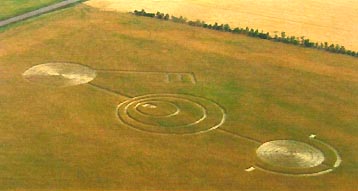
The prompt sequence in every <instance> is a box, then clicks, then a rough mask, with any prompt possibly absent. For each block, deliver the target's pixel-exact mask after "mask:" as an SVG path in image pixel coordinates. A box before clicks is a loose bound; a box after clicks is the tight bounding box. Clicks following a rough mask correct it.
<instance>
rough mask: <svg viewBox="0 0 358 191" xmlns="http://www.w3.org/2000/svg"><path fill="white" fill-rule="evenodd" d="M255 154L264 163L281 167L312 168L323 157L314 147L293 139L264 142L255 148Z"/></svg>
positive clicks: (320, 162)
mask: <svg viewBox="0 0 358 191" xmlns="http://www.w3.org/2000/svg"><path fill="white" fill-rule="evenodd" d="M256 154H257V156H258V158H259V159H260V160H262V161H263V162H264V163H266V164H268V165H272V166H278V167H283V168H300V169H305V168H312V167H316V166H318V165H320V164H322V163H323V161H324V159H325V157H324V155H323V153H322V152H321V151H320V150H318V149H316V148H315V147H313V146H311V145H309V144H306V143H303V142H298V141H293V140H276V141H270V142H266V143H264V144H262V145H261V146H260V147H259V148H258V149H257V150H256Z"/></svg>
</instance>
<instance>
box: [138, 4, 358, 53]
mask: <svg viewBox="0 0 358 191" xmlns="http://www.w3.org/2000/svg"><path fill="white" fill-rule="evenodd" d="M133 13H134V14H135V15H137V16H145V17H151V18H157V19H160V20H167V21H172V22H176V23H182V24H188V25H190V26H195V27H202V28H206V29H211V30H216V31H222V32H230V33H233V34H244V35H247V36H250V37H254V38H260V39H266V40H271V41H275V42H282V43H286V44H293V45H296V46H302V47H307V48H315V49H319V50H325V51H328V52H332V53H338V54H346V55H349V56H354V57H358V52H356V51H352V50H347V49H346V48H345V47H344V46H341V45H339V44H331V43H328V42H312V41H311V40H310V39H308V38H306V37H305V36H300V37H296V36H288V35H286V33H285V32H281V33H280V34H277V32H276V33H275V34H274V35H273V36H272V35H271V34H270V33H269V32H264V31H263V30H258V29H253V28H249V27H246V28H240V27H236V28H231V27H230V25H229V24H218V23H214V24H209V23H206V22H205V21H201V20H196V21H190V20H188V19H187V18H185V17H182V16H180V17H175V16H170V15H169V14H165V13H161V12H159V11H158V12H157V13H147V12H146V11H145V10H144V9H142V10H141V11H138V10H135V11H134V12H133Z"/></svg>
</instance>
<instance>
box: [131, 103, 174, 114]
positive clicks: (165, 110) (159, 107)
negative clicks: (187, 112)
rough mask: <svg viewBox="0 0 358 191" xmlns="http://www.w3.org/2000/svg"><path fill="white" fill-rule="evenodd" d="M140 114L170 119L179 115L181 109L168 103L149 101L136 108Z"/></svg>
mask: <svg viewBox="0 0 358 191" xmlns="http://www.w3.org/2000/svg"><path fill="white" fill-rule="evenodd" d="M136 109H137V111H138V112H140V113H142V114H143V115H148V116H157V117H170V116H173V115H176V114H178V113H179V108H178V107H177V106H176V105H175V104H173V103H171V102H168V101H147V102H143V103H139V104H138V105H137V106H136Z"/></svg>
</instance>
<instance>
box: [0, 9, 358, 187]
mask: <svg viewBox="0 0 358 191" xmlns="http://www.w3.org/2000/svg"><path fill="white" fill-rule="evenodd" d="M0 44H1V46H0V108H1V109H0V135H1V136H0V190H265V191H302V190H315V191H338V190H345V191H353V190H356V180H357V179H358V174H357V169H358V162H357V161H358V150H357V144H358V131H357V127H358V111H357V108H358V65H357V58H353V57H349V56H345V55H337V54H331V53H327V52H323V51H319V50H312V49H306V48H302V47H296V46H291V45H287V44H282V43H275V42H271V41H265V40H259V39H255V38H249V37H246V36H244V35H233V34H230V33H223V32H217V31H210V30H205V29H201V28H196V27H190V26H187V25H182V24H176V23H173V22H166V21H162V20H158V19H151V18H145V17H136V16H133V15H130V14H125V13H117V12H103V11H99V10H98V9H94V8H92V7H89V6H86V5H78V6H75V7H71V8H67V9H62V10H58V11H55V12H52V13H49V14H45V15H41V16H39V17H35V18H31V19H29V20H26V21H24V22H22V23H21V24H15V25H13V26H12V27H9V28H5V29H3V30H2V31H1V32H0ZM54 62H55V64H54ZM49 63H50V64H49ZM51 63H52V64H51ZM59 63H72V65H71V64H70V65H66V64H59ZM38 65H40V66H38ZM91 80H92V81H91ZM87 82H89V83H87ZM75 85H77V86H75ZM158 94H159V95H158ZM173 117H178V118H179V120H172V118H173ZM167 118H168V120H166V119H167ZM174 119H175V118H174ZM193 127H195V128H193ZM230 132H232V133H230ZM180 133H196V134H191V135H186V136H183V135H175V134H180ZM199 133H200V134H199ZM311 134H314V135H317V137H316V138H317V139H314V136H311V139H309V136H310V135H311ZM282 140H283V141H282ZM287 140H288V141H287ZM292 140H295V141H299V142H294V141H292ZM316 140H322V141H323V142H324V143H327V144H329V145H331V146H332V147H333V148H334V149H336V150H337V152H338V154H339V155H340V156H341V157H342V160H343V162H342V163H341V164H340V163H339V164H338V166H337V167H334V165H335V164H336V162H337V161H338V162H340V161H339V160H337V159H338V157H337V156H336V153H334V152H333V151H332V149H330V148H329V147H327V146H326V145H324V144H322V143H319V142H318V141H316ZM269 141H276V142H269ZM266 142H269V143H266ZM303 142H304V143H306V144H304V143H303ZM265 143H266V144H265ZM275 144H282V145H289V146H292V145H293V147H294V148H297V150H285V149H279V148H280V147H279V148H278V149H275ZM307 145H310V147H308V146H307ZM258 148H260V149H258ZM302 150H303V151H306V150H308V151H310V152H309V153H308V155H307V153H306V154H305V153H304V154H302V153H300V152H301V151H302ZM258 151H260V152H259V153H257V152H258ZM273 152H279V153H281V154H282V155H283V157H281V158H275V156H276V155H275V153H273ZM267 153H268V154H269V155H268V157H269V158H266V157H267ZM271 155H273V157H272V158H270V156H271ZM259 156H260V157H262V158H264V159H266V160H267V161H265V160H261V159H259V158H258V157H259ZM285 156H286V158H288V159H290V157H292V156H296V157H297V158H296V159H297V160H298V162H297V163H296V162H292V161H290V162H291V163H290V164H286V163H280V162H277V161H281V160H282V158H283V159H285ZM311 159H312V160H311ZM302 160H303V161H305V160H308V162H305V163H301V162H300V161H302ZM316 164H319V165H318V166H316ZM254 165H260V166H263V168H264V169H266V170H267V169H268V172H267V171H263V170H260V169H259V168H257V167H256V168H254V169H253V168H250V167H253V166H254ZM275 165H276V166H275ZM285 165H289V168H287V167H286V166H285ZM327 168H328V169H332V172H329V173H328V174H324V175H319V176H314V177H297V176H296V175H297V174H298V175H305V174H308V175H312V174H313V175H314V173H320V172H324V171H323V170H324V169H327ZM245 170H247V171H245ZM273 172H279V174H272V173H273ZM285 173H286V175H285ZM287 175H289V176H287Z"/></svg>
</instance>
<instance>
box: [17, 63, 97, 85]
mask: <svg viewBox="0 0 358 191" xmlns="http://www.w3.org/2000/svg"><path fill="white" fill-rule="evenodd" d="M22 76H23V77H24V78H25V79H27V80H28V81H30V82H33V83H37V84H41V85H46V86H54V87H68V86H75V85H80V84H85V83H88V82H90V81H92V80H93V79H94V78H95V77H96V71H95V70H92V69H91V68H89V67H87V66H83V65H79V64H72V63H46V64H40V65H36V66H33V67H31V68H29V69H28V70H26V71H25V72H24V73H23V74H22Z"/></svg>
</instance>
